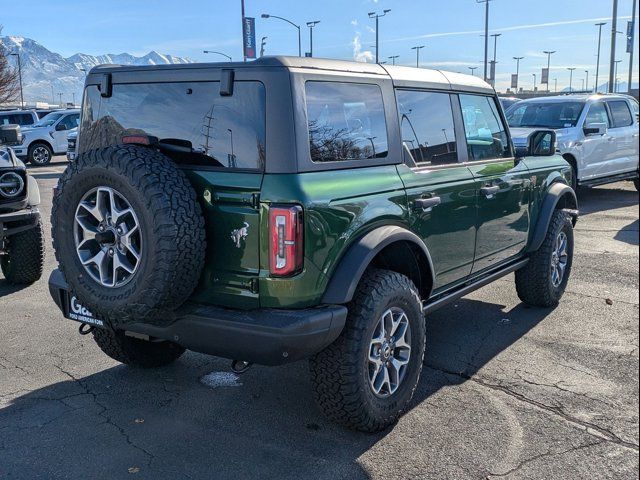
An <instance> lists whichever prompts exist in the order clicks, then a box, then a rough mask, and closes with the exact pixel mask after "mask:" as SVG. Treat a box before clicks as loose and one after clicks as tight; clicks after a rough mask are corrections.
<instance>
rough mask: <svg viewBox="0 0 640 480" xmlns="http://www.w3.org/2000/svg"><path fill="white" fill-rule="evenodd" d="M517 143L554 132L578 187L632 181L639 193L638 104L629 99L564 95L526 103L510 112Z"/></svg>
mask: <svg viewBox="0 0 640 480" xmlns="http://www.w3.org/2000/svg"><path fill="white" fill-rule="evenodd" d="M506 115H507V121H508V122H509V126H510V127H511V134H512V136H513V141H514V143H515V144H516V146H518V145H525V144H526V142H527V137H528V135H529V134H530V133H531V132H532V131H533V130H535V129H539V128H552V129H554V130H555V132H556V134H557V138H558V150H559V152H560V153H561V154H562V156H563V157H564V158H565V160H567V161H568V162H569V163H570V164H571V168H572V169H573V177H572V178H573V179H574V181H573V186H574V188H575V187H576V186H578V185H584V186H595V185H602V184H605V183H611V182H617V181H620V180H632V181H633V182H634V184H635V186H636V188H638V101H637V100H636V99H635V98H633V97H630V96H627V95H620V94H607V95H600V94H598V95H562V96H557V97H542V98H535V99H529V100H523V101H522V102H520V103H517V104H515V105H514V106H512V107H511V108H510V109H509V110H508V111H507V114H506Z"/></svg>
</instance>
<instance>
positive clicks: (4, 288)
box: [0, 273, 30, 298]
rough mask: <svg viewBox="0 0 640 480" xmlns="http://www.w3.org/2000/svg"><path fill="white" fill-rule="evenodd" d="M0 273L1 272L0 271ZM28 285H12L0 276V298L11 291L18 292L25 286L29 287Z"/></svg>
mask: <svg viewBox="0 0 640 480" xmlns="http://www.w3.org/2000/svg"><path fill="white" fill-rule="evenodd" d="M0 275H2V273H0ZM29 287H30V285H12V284H10V283H9V282H8V281H7V280H6V279H4V278H2V277H1V276H0V298H2V297H4V296H5V295H9V294H11V293H15V292H19V291H20V290H24V289H25V288H29Z"/></svg>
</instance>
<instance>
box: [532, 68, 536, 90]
mask: <svg viewBox="0 0 640 480" xmlns="http://www.w3.org/2000/svg"><path fill="white" fill-rule="evenodd" d="M531 75H533V93H536V74H535V73H532V74H531Z"/></svg>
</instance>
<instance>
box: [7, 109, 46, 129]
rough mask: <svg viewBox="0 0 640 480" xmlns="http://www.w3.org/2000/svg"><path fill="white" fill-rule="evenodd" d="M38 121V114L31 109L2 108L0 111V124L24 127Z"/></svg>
mask: <svg viewBox="0 0 640 480" xmlns="http://www.w3.org/2000/svg"><path fill="white" fill-rule="evenodd" d="M37 121H38V115H36V112H34V111H33V110H4V111H0V125H20V126H21V127H26V126H30V125H33V124H34V123H36V122H37Z"/></svg>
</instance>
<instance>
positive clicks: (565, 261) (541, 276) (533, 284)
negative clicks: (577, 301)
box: [516, 210, 573, 307]
mask: <svg viewBox="0 0 640 480" xmlns="http://www.w3.org/2000/svg"><path fill="white" fill-rule="evenodd" d="M572 264H573V224H572V223H571V217H570V216H569V215H568V214H567V213H566V212H563V211H562V210H556V211H555V212H553V216H552V217H551V222H550V223H549V228H548V230H547V236H546V237H545V239H544V241H543V242H542V245H541V246H540V248H539V249H538V250H537V251H536V252H534V253H533V254H532V255H531V258H530V259H529V263H527V265H525V266H524V267H523V268H521V269H520V270H518V271H517V272H516V291H517V292H518V297H519V298H520V300H522V301H523V302H524V303H526V304H528V305H532V306H535V307H555V306H556V305H558V302H559V301H560V298H561V297H562V295H563V293H564V291H565V288H566V287H567V282H568V281H569V275H570V274H571V266H572Z"/></svg>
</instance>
